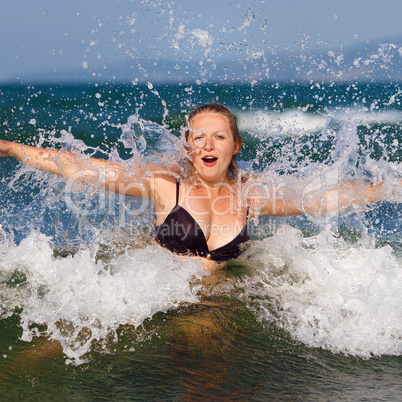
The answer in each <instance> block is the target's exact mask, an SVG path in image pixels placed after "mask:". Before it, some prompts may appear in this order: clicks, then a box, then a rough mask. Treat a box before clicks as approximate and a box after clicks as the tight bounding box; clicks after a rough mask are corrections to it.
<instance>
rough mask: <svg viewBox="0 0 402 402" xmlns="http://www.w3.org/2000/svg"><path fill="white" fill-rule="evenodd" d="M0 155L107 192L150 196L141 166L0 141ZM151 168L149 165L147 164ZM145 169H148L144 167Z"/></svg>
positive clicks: (149, 186) (147, 176)
mask: <svg viewBox="0 0 402 402" xmlns="http://www.w3.org/2000/svg"><path fill="white" fill-rule="evenodd" d="M0 156H2V157H14V158H16V159H17V160H19V161H21V162H23V163H24V164H26V165H29V166H32V167H33V168H36V169H40V170H44V171H46V172H50V173H56V174H59V175H62V176H63V177H64V178H66V179H67V180H68V181H69V182H70V184H71V180H72V181H75V180H77V181H80V182H87V183H97V184H99V185H100V186H101V187H104V188H106V189H108V190H110V191H114V192H116V193H120V194H125V195H129V196H135V197H141V198H151V183H150V179H149V175H146V174H145V172H144V169H143V167H141V166H140V164H137V165H136V166H135V168H133V167H126V166H123V165H122V164H119V163H116V162H111V161H108V160H106V159H97V158H91V157H87V156H85V155H79V154H73V153H72V152H70V151H65V150H55V149H43V148H36V147H32V146H29V145H23V144H19V143H15V142H10V141H4V140H0ZM149 169H150V170H152V167H149ZM147 170H148V169H147Z"/></svg>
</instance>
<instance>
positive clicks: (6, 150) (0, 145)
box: [0, 140, 12, 157]
mask: <svg viewBox="0 0 402 402" xmlns="http://www.w3.org/2000/svg"><path fill="white" fill-rule="evenodd" d="M11 144H12V143H11V142H9V141H4V140H0V156H3V157H8V156H11V154H10V151H11Z"/></svg>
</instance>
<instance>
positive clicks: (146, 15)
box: [0, 0, 402, 82]
mask: <svg viewBox="0 0 402 402" xmlns="http://www.w3.org/2000/svg"><path fill="white" fill-rule="evenodd" d="M401 15H402V1H401V0H383V1H378V0H338V1H336V2H332V1H331V2H330V1H325V0H275V1H269V0H250V1H248V2H247V1H244V0H233V1H232V0H230V1H229V0H205V1H203V0H198V1H189V0H181V1H169V0H168V1H162V0H107V1H106V0H79V1H78V0H68V1H62V0H30V1H27V0H13V1H8V2H7V3H6V4H3V5H2V12H1V15H0V34H1V37H2V40H1V41H0V54H1V57H2V62H1V64H0V82H6V81H8V80H10V81H15V80H18V79H19V80H28V81H29V80H30V79H35V78H44V79H46V76H52V74H53V76H54V74H57V73H58V72H60V71H63V74H64V76H65V77H66V78H68V75H69V74H70V73H71V74H72V73H73V72H74V73H75V74H78V75H79V74H80V72H82V73H83V74H84V73H85V74H89V73H91V74H92V75H93V76H96V75H98V76H99V77H101V76H102V74H104V72H105V71H108V70H113V68H112V66H116V65H119V64H121V63H126V64H128V65H130V64H136V65H137V67H136V68H140V67H141V66H138V63H139V61H140V60H142V59H144V58H146V59H148V60H154V61H155V62H156V63H157V62H158V60H161V59H164V58H171V59H173V60H180V61H182V62H184V63H185V62H188V61H192V62H198V63H199V64H200V65H201V66H202V64H203V63H207V62H209V63H212V62H213V61H214V60H217V59H223V58H227V59H232V60H233V59H234V58H241V57H256V58H257V57H259V55H261V54H262V53H264V54H265V55H266V54H269V53H270V54H273V53H280V52H283V51H287V50H288V49H289V48H292V49H293V50H294V51H304V50H306V49H307V50H312V51H314V50H319V51H322V52H324V53H328V51H330V50H333V49H334V50H339V48H341V47H347V46H350V45H357V44H360V43H366V42H367V41H373V40H378V39H382V38H384V39H387V38H389V37H393V36H396V35H402V24H401V23H400V18H401V17H400V16H401ZM211 60H212V62H211Z"/></svg>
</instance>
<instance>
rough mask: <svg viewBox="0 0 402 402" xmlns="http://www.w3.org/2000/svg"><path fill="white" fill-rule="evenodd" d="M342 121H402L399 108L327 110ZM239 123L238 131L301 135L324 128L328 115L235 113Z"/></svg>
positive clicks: (307, 113)
mask: <svg viewBox="0 0 402 402" xmlns="http://www.w3.org/2000/svg"><path fill="white" fill-rule="evenodd" d="M327 113H328V116H333V117H335V118H337V119H340V120H342V121H353V122H355V124H356V125H368V124H396V123H398V122H400V121H401V120H402V112H401V111H400V110H383V111H364V110H362V108H355V109H353V108H351V109H349V110H346V111H345V110H342V111H338V110H333V111H329V112H327ZM236 114H237V118H238V124H239V128H240V130H241V131H246V130H248V131H250V132H252V133H257V134H263V135H278V134H279V135H301V134H305V133H312V132H320V131H321V130H323V129H324V128H325V125H326V123H327V120H328V119H327V116H326V115H324V114H319V113H311V112H307V111H306V112H305V111H302V110H299V109H293V110H286V111H284V112H281V113H273V112H268V111H262V110H258V111H253V112H238V113H236Z"/></svg>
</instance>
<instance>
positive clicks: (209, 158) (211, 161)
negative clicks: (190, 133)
mask: <svg viewBox="0 0 402 402" xmlns="http://www.w3.org/2000/svg"><path fill="white" fill-rule="evenodd" d="M202 160H203V161H204V163H206V164H207V165H212V164H214V163H215V162H216V161H217V160H218V158H215V157H214V156H206V157H205V158H202Z"/></svg>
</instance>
